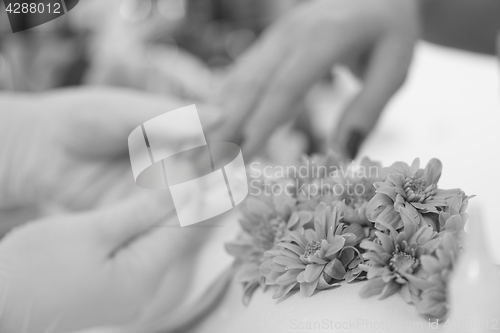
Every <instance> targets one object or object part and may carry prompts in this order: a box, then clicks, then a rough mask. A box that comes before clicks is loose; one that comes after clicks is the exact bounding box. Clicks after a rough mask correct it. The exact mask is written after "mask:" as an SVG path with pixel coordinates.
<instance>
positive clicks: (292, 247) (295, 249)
mask: <svg viewBox="0 0 500 333" xmlns="http://www.w3.org/2000/svg"><path fill="white" fill-rule="evenodd" d="M279 246H280V247H282V248H285V249H288V250H290V251H292V252H293V253H295V254H296V255H298V256H300V255H302V254H304V248H302V247H300V246H298V245H295V244H291V243H284V242H283V243H279Z"/></svg>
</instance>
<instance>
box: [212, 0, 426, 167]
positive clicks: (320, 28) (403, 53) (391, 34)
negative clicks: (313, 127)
mask: <svg viewBox="0 0 500 333" xmlns="http://www.w3.org/2000/svg"><path fill="white" fill-rule="evenodd" d="M417 14H418V13H417V6H416V1H414V0H314V1H307V2H305V3H303V4H301V5H299V6H297V7H296V8H295V9H294V10H292V11H291V12H289V13H288V14H286V15H285V16H284V17H283V18H282V19H280V20H279V21H278V22H276V23H275V24H274V25H273V26H271V27H270V28H269V30H268V31H267V32H265V34H264V36H263V37H262V39H261V40H260V41H258V42H257V43H256V44H255V45H254V46H253V47H252V48H251V49H250V50H249V51H248V52H247V53H246V54H245V55H244V56H242V58H241V59H240V61H239V62H238V63H237V64H236V66H235V68H234V70H233V72H232V73H231V74H230V75H229V78H228V80H227V82H226V84H225V85H224V86H223V88H222V89H221V93H220V95H219V96H218V98H217V99H218V103H220V104H221V105H222V106H223V107H224V108H225V110H226V111H227V114H228V119H227V121H226V122H225V124H224V126H222V127H220V129H219V130H218V131H216V132H215V133H212V136H213V139H212V140H216V141H217V140H221V141H225V140H229V141H235V142H239V141H241V140H243V142H244V144H243V150H244V153H245V158H249V157H252V156H253V155H254V154H255V153H257V152H258V151H259V149H260V148H261V147H262V146H263V145H264V144H265V143H266V141H267V139H268V138H269V136H270V135H271V134H272V133H273V131H274V130H275V129H276V127H277V126H278V125H280V124H281V123H283V122H284V121H286V120H287V119H288V118H290V117H293V116H294V114H293V113H294V111H293V110H294V109H295V108H294V106H295V105H296V104H297V102H298V101H299V100H300V99H301V98H302V97H303V96H304V94H305V93H306V92H307V91H308V90H309V88H310V87H311V86H312V85H313V84H314V83H315V82H316V81H317V80H319V79H320V77H322V76H323V75H324V74H325V73H327V72H328V71H329V70H330V69H331V67H332V66H334V65H337V64H344V65H348V66H350V67H351V68H352V69H353V70H354V72H355V73H356V74H358V75H359V77H360V78H361V79H362V81H363V84H364V86H363V89H362V90H361V92H360V93H359V95H358V96H357V97H356V98H355V99H354V100H353V102H352V103H351V104H350V105H349V106H348V107H347V109H346V110H345V112H344V114H343V116H342V118H341V120H340V123H339V124H338V126H337V128H336V130H335V132H334V136H333V139H332V146H333V148H336V149H338V150H340V151H341V152H342V153H344V154H345V155H347V156H349V155H352V152H349V150H351V151H353V150H355V149H352V148H348V146H349V141H350V138H351V133H352V132H353V131H357V132H359V133H360V135H359V136H360V137H361V138H363V137H364V136H366V135H367V134H368V133H369V132H370V130H371V129H372V128H373V127H374V125H375V123H376V121H377V119H378V117H379V115H380V113H381V111H382V109H383V108H384V106H385V104H386V103H387V101H388V100H389V99H390V98H391V96H392V95H393V94H394V93H395V92H396V90H397V89H398V88H399V87H400V86H401V84H402V83H403V81H404V79H405V76H406V73H407V70H408V66H409V64H410V60H411V57H412V52H413V46H414V43H415V41H416V40H417V37H418V24H417V23H418V20H417V16H418V15H417ZM351 145H352V144H351Z"/></svg>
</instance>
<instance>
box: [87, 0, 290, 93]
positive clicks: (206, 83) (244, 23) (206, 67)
mask: <svg viewBox="0 0 500 333" xmlns="http://www.w3.org/2000/svg"><path fill="white" fill-rule="evenodd" d="M296 2H297V0H273V1H263V0H258V1H257V2H255V1H250V0H237V1H234V0H233V1H228V0H155V1H151V0H140V1H139V0H121V1H120V0H116V1H114V3H115V4H116V8H119V11H108V15H107V17H106V19H105V24H104V27H103V28H101V29H100V30H99V31H97V32H96V38H95V39H94V40H93V44H92V46H91V52H90V54H91V60H90V63H91V67H90V68H89V71H88V73H87V75H86V77H85V82H86V83H88V84H111V85H119V86H126V87H133V88H137V89H142V90H148V91H152V92H157V93H165V92H169V93H174V94H176V95H178V96H181V97H189V98H194V99H206V98H207V96H208V95H209V93H210V91H211V90H212V87H213V86H214V85H216V84H217V82H218V80H219V77H220V75H219V74H220V72H219V71H217V70H215V71H214V69H220V68H221V67H224V66H226V65H228V64H230V63H231V62H232V61H233V60H234V59H235V58H236V57H238V56H239V55H240V54H241V53H242V52H243V51H244V50H246V49H247V48H248V47H249V46H250V44H251V43H253V41H254V40H255V39H256V37H257V36H258V34H259V33H260V32H261V31H262V30H263V29H264V28H265V27H266V26H267V25H268V24H269V23H271V22H272V21H273V20H274V19H276V18H277V17H278V16H279V15H280V14H281V13H283V12H284V11H286V10H287V9H288V8H290V7H291V6H293V5H294V4H295V3H296Z"/></svg>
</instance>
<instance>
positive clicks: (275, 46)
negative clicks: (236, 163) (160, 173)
mask: <svg viewBox="0 0 500 333" xmlns="http://www.w3.org/2000/svg"><path fill="white" fill-rule="evenodd" d="M281 31H282V29H281V28H280V25H278V26H277V27H273V28H272V29H271V30H270V31H268V32H266V33H265V34H264V36H263V37H261V40H259V41H258V42H256V43H255V44H254V45H253V46H252V47H251V48H250V49H249V50H248V51H247V52H246V53H245V54H244V55H243V56H242V57H241V58H240V59H239V60H238V61H237V63H236V65H235V67H234V68H233V69H232V71H231V72H230V74H229V76H228V77H227V78H226V80H225V82H224V84H222V86H221V87H220V88H219V91H218V92H217V93H216V94H215V98H214V101H215V103H216V104H218V105H221V107H222V108H223V109H224V111H225V113H226V119H225V121H224V124H223V125H222V126H221V127H220V128H219V129H218V130H217V131H215V132H213V133H209V138H210V141H219V142H220V141H229V142H234V143H238V142H239V141H240V140H241V129H242V128H243V126H244V124H245V122H246V121H247V120H248V119H249V118H250V117H251V115H252V113H253V111H254V109H255V107H256V105H257V103H258V101H259V99H260V96H261V94H262V93H263V92H264V91H265V90H266V88H267V85H268V83H269V79H270V78H271V77H272V76H273V75H274V73H275V72H276V71H278V70H279V68H280V65H281V62H282V60H283V59H284V58H285V57H286V54H287V45H286V42H285V37H286V36H283V35H282V33H281Z"/></svg>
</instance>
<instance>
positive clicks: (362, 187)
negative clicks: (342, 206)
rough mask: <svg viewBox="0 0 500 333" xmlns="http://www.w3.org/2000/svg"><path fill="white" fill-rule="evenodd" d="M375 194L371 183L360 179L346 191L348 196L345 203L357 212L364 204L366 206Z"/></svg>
mask: <svg viewBox="0 0 500 333" xmlns="http://www.w3.org/2000/svg"><path fill="white" fill-rule="evenodd" d="M375 193H376V192H375V187H374V186H373V183H371V182H370V181H368V180H366V179H362V180H360V181H359V182H358V183H356V184H355V185H354V186H351V187H350V188H349V189H348V190H347V194H348V195H349V196H348V197H347V198H346V199H345V203H346V205H347V206H349V207H351V208H352V209H354V210H358V209H359V208H361V207H363V206H364V205H365V204H368V202H369V201H370V200H371V199H372V198H373V197H374V196H375Z"/></svg>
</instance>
